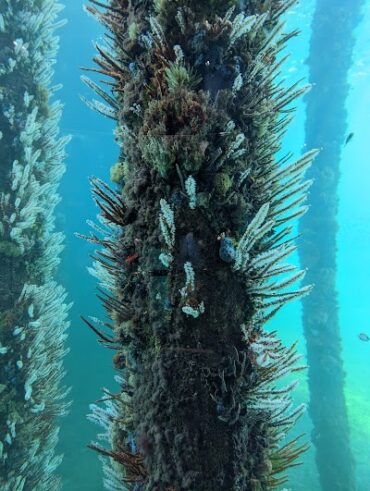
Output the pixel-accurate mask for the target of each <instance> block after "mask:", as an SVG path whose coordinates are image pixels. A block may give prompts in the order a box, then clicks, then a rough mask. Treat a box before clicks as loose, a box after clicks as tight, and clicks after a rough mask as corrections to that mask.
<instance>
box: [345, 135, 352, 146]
mask: <svg viewBox="0 0 370 491" xmlns="http://www.w3.org/2000/svg"><path fill="white" fill-rule="evenodd" d="M353 137H354V133H350V134H349V135H348V136H347V138H346V141H345V142H344V146H346V145H347V144H348V143H349V142H350V141H351V140H352V138H353Z"/></svg>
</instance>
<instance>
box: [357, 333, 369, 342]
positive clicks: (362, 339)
mask: <svg viewBox="0 0 370 491" xmlns="http://www.w3.org/2000/svg"><path fill="white" fill-rule="evenodd" d="M358 337H359V339H360V340H361V341H365V342H367V341H370V338H369V336H368V335H367V334H365V333H364V332H360V334H359V335H358Z"/></svg>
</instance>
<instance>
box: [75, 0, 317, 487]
mask: <svg viewBox="0 0 370 491" xmlns="http://www.w3.org/2000/svg"><path fill="white" fill-rule="evenodd" d="M294 3H295V2H294V1H281V0H272V1H271V2H265V1H251V2H247V3H246V2H237V1H220V0H212V1H211V0H205V1H203V2H199V1H193V0H176V1H173V0H171V1H167V0H155V1H150V0H144V1H133V0H131V1H129V0H127V1H126V0H112V1H110V2H108V3H107V4H106V5H105V4H103V3H102V2H95V1H93V2H91V3H90V6H88V7H87V10H88V11H89V12H90V13H92V14H93V15H94V16H96V17H97V18H98V19H99V21H100V22H102V24H103V25H104V26H105V27H106V29H107V35H106V37H105V43H104V45H97V51H98V53H97V56H96V57H95V62H96V64H97V66H96V68H93V69H91V70H92V71H93V72H94V71H97V72H99V73H100V74H104V75H106V76H107V77H108V79H106V81H107V83H108V87H109V90H108V91H104V90H103V88H102V87H101V86H100V85H97V84H96V83H95V82H94V81H93V80H91V79H89V78H87V77H84V81H85V82H86V83H87V85H88V86H90V87H91V88H92V89H94V90H95V91H96V93H97V94H98V95H99V96H100V97H101V98H102V99H103V102H100V101H94V100H93V101H91V102H89V105H90V106H91V107H93V108H94V109H96V110H98V111H99V112H100V113H102V114H103V115H105V116H107V117H110V118H112V119H114V120H116V121H117V128H116V131H115V134H116V139H117V141H118V143H119V145H120V149H121V153H120V158H119V162H118V163H117V164H116V165H115V166H114V167H113V168H112V169H111V177H112V180H113V182H115V183H116V184H117V185H118V189H117V190H113V189H111V188H110V187H109V186H108V185H107V184H105V183H104V182H102V181H100V180H99V179H93V180H92V186H93V193H94V197H95V200H96V202H97V204H98V206H99V207H100V210H101V213H100V222H101V223H100V224H97V225H96V226H95V227H94V230H93V231H92V234H91V236H90V237H88V240H90V241H91V242H93V243H95V244H97V245H100V246H101V248H100V249H99V250H98V251H97V252H96V257H95V262H94V269H93V270H92V273H93V274H94V275H96V276H97V277H98V278H99V280H100V292H99V298H100V299H101V300H102V301H103V304H104V306H105V308H106V311H107V313H108V315H109V317H110V321H107V322H105V321H98V320H97V319H85V320H86V322H87V323H88V324H89V326H90V327H91V328H92V329H93V330H94V331H95V332H96V333H97V334H98V336H99V338H100V341H101V342H102V344H104V345H106V346H107V347H109V348H111V349H112V350H115V354H114V357H113V361H114V366H115V368H116V369H117V371H118V375H117V377H116V378H117V381H118V382H119V383H120V392H119V393H118V394H113V393H110V392H109V391H105V396H104V400H105V404H103V405H100V406H98V405H93V406H92V415H91V416H90V417H91V419H92V420H93V421H95V422H97V423H100V424H101V425H102V426H103V427H104V429H105V433H104V434H103V435H101V439H102V442H101V443H93V444H92V445H91V447H92V448H94V449H96V450H98V451H99V452H100V453H101V454H103V455H105V456H107V457H108V459H107V461H106V464H105V487H106V488H107V489H111V490H123V489H127V490H136V491H138V490H144V489H145V490H166V491H175V490H176V491H180V490H186V489H188V490H194V491H195V490H196V491H206V490H208V491H210V490H220V491H221V490H225V491H226V490H227V491H230V490H247V491H252V490H253V491H256V490H268V489H277V488H278V487H279V486H280V485H281V484H283V483H284V482H285V481H286V470H287V468H288V467H290V466H291V465H293V464H296V459H297V458H298V456H299V455H300V453H301V452H302V451H304V449H305V448H306V447H305V444H304V443H303V444H301V443H299V442H298V439H293V440H292V441H290V440H289V439H286V438H285V437H286V433H287V432H288V430H289V429H290V428H291V427H292V426H293V425H294V423H295V421H296V419H297V418H298V417H299V416H300V415H301V414H302V412H303V410H304V406H303V405H301V406H299V407H294V405H292V400H291V391H292V389H293V388H294V386H295V385H296V381H295V380H294V376H293V377H289V380H288V382H286V384H285V385H283V384H282V383H281V378H282V377H284V376H288V375H294V372H297V371H299V370H302V369H303V368H304V367H303V366H302V364H301V363H300V359H301V356H300V355H299V354H297V353H296V349H295V344H293V345H292V346H288V347H286V346H284V345H283V344H282V343H281V341H280V340H279V336H278V333H276V332H270V331H268V330H266V328H265V324H266V323H267V322H268V320H269V319H270V318H271V317H272V316H273V315H274V314H275V313H276V312H277V311H278V310H280V308H281V307H282V306H284V305H285V304H286V303H287V302H290V301H291V300H294V299H297V298H299V297H301V296H302V295H305V294H307V293H308V292H309V291H310V289H311V288H310V286H303V287H297V286H296V287H294V288H292V285H294V284H295V283H296V282H298V281H300V280H302V278H303V277H304V274H305V271H298V270H297V269H296V267H295V266H294V265H291V264H288V263H286V262H285V261H286V258H287V257H288V256H290V255H291V254H292V253H293V252H294V251H295V250H296V246H295V243H294V238H293V237H292V235H291V232H292V224H293V223H294V221H295V220H297V219H298V218H299V217H300V216H301V215H303V214H304V213H305V211H306V209H307V207H306V205H305V203H304V202H305V200H306V192H307V190H308V188H309V186H310V185H311V182H310V181H306V180H304V173H305V171H306V169H307V168H308V167H309V166H310V164H311V161H312V159H313V157H314V156H315V155H316V151H310V152H308V153H306V154H305V155H303V156H302V157H301V158H299V159H298V160H297V161H293V162H288V161H289V159H290V155H287V156H283V157H281V158H279V159H277V158H276V157H275V154H276V153H277V152H278V151H279V150H280V147H281V139H282V136H283V134H284V132H285V129H286V126H287V124H288V123H289V122H290V121H291V112H292V110H293V109H292V107H291V103H292V102H293V101H294V100H295V99H296V98H297V97H299V96H301V95H302V94H303V93H304V92H305V91H306V89H307V87H301V86H299V84H294V85H292V86H291V87H286V86H284V84H283V83H282V82H281V81H280V79H279V72H280V69H281V66H282V64H283V62H284V60H285V56H284V55H282V50H283V49H284V47H285V45H286V42H287V41H288V40H289V39H290V38H291V37H292V36H295V35H296V34H297V33H296V32H295V31H294V32H289V33H284V32H283V23H282V16H283V14H284V13H285V12H286V11H287V9H288V8H289V7H290V6H291V5H293V4H294ZM104 442H105V444H104Z"/></svg>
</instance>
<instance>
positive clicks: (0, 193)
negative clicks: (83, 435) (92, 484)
mask: <svg viewBox="0 0 370 491" xmlns="http://www.w3.org/2000/svg"><path fill="white" fill-rule="evenodd" d="M60 10H61V6H60V5H59V4H58V3H56V2H55V1H54V0H39V1H37V2H34V1H31V0H24V1H22V2H18V1H15V0H4V1H3V2H2V3H1V5H0V160H1V166H0V346H1V350H0V366H1V370H0V386H1V387H4V386H5V387H6V390H3V391H1V393H0V428H1V433H0V488H1V489H2V490H4V491H13V490H24V491H26V490H27V491H31V490H40V491H41V490H45V489H48V490H56V489H58V488H59V478H58V477H57V476H56V475H55V473H54V471H55V469H56V468H57V467H58V465H59V463H60V461H61V457H60V456H56V455H55V454H54V451H55V447H56V444H57V440H58V431H59V429H58V427H57V422H56V418H57V417H58V416H60V415H62V414H64V413H65V411H66V409H67V403H66V402H65V401H64V397H65V393H66V390H65V388H63V387H62V386H61V380H62V378H63V375H64V372H63V367H62V359H63V356H64V354H65V352H66V348H65V346H64V341H65V338H66V329H67V327H68V321H67V312H68V309H69V305H67V304H66V303H65V298H66V294H65V292H64V289H63V288H62V287H61V286H60V285H58V284H57V283H56V282H55V280H54V275H55V271H56V267H57V266H58V264H59V254H60V252H61V250H62V247H63V246H62V239H63V237H62V235H61V234H60V233H57V232H55V231H54V215H53V211H54V208H55V206H56V205H57V203H58V202H59V196H58V194H57V187H58V184H59V181H60V178H61V176H62V174H63V172H64V164H63V159H64V147H65V144H66V142H67V139H66V138H59V137H58V122H59V118H60V113H61V105H60V104H59V103H58V102H54V103H50V102H49V98H50V97H52V96H53V94H54V92H55V91H56V90H57V87H52V86H51V79H52V75H53V69H52V66H53V63H54V60H55V54H56V49H57V37H56V36H55V35H54V34H53V31H54V30H55V28H57V27H58V26H59V25H60V22H57V20H56V19H57V15H58V13H59V11H60Z"/></svg>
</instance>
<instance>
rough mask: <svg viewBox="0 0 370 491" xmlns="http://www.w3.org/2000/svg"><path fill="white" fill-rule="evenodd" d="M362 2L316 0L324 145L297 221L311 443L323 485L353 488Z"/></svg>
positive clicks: (313, 102)
mask: <svg viewBox="0 0 370 491" xmlns="http://www.w3.org/2000/svg"><path fill="white" fill-rule="evenodd" d="M363 4H364V2H363V0H336V1H333V0H317V3H316V8H315V12H314V17H313V22H312V34H311V42H310V53H309V57H308V60H307V63H308V67H309V72H310V75H309V78H310V82H311V83H312V84H313V87H312V90H311V91H310V92H309V93H308V94H307V95H306V104H307V118H306V128H305V131H306V144H307V146H308V147H309V148H310V147H312V146H314V147H317V148H321V152H320V154H319V156H318V158H317V160H316V161H315V165H314V166H313V167H312V168H311V169H310V170H309V171H308V175H309V177H310V178H313V179H314V184H313V186H312V189H311V193H310V205H311V207H310V211H309V213H307V214H306V215H305V216H304V217H303V218H302V220H301V222H300V230H301V232H302V233H303V240H302V244H301V247H300V248H299V254H300V258H301V261H302V264H304V265H305V266H307V267H308V274H307V277H308V278H309V282H310V283H314V284H315V288H314V290H313V292H312V293H311V295H310V296H309V297H307V298H305V299H304V300H303V324H304V332H305V337H306V341H307V355H308V364H309V372H308V374H309V389H310V403H309V412H310V416H311V418H312V421H313V426H314V428H313V433H312V441H313V443H314V445H315V448H316V462H317V466H318V470H319V474H320V482H321V487H322V489H323V491H354V490H355V489H356V484H355V469H354V461H353V457H352V453H351V449H350V440H349V424H348V418H347V410H346V403H345V397H344V382H345V373H344V370H343V362H342V354H341V352H342V346H341V336H340V326H339V315H338V298H337V291H336V273H337V259H336V253H337V242H336V241H337V230H338V224H337V210H338V181H339V177H340V171H339V163H340V159H341V151H342V149H343V146H344V143H345V141H346V136H347V134H348V129H347V112H346V107H345V105H346V98H347V95H348V90H349V84H348V70H349V68H350V66H351V63H352V55H353V49H354V43H355V39H354V29H355V27H356V26H357V24H358V23H359V20H360V18H361V15H360V14H361V8H362V6H363Z"/></svg>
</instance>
